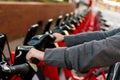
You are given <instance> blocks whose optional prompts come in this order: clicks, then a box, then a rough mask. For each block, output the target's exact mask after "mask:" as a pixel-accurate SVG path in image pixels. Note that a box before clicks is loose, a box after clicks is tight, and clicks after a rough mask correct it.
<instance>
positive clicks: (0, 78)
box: [0, 8, 110, 80]
mask: <svg viewBox="0 0 120 80" xmlns="http://www.w3.org/2000/svg"><path fill="white" fill-rule="evenodd" d="M52 23H53V19H49V20H48V22H47V23H46V26H45V28H44V30H43V32H42V33H41V34H36V32H37V30H38V28H39V27H40V24H39V23H36V24H34V25H32V26H31V27H30V28H29V29H28V32H27V34H26V36H25V39H24V42H23V44H21V45H20V46H16V50H15V51H14V52H13V51H10V46H9V43H8V40H7V36H6V35H5V34H0V80H37V79H38V80H60V77H61V75H60V70H62V72H63V73H64V77H65V80H97V78H98V76H100V75H102V80H105V79H106V74H108V73H107V71H108V67H107V68H106V67H105V68H99V69H98V68H97V69H91V70H90V71H89V72H88V73H86V74H85V76H82V77H81V76H79V77H76V75H75V74H73V71H71V70H68V69H66V68H64V69H59V68H57V67H51V66H46V65H45V64H44V62H40V61H38V60H36V59H34V58H33V60H32V61H33V63H34V64H37V66H36V65H35V66H34V68H33V64H30V63H28V62H27V60H26V54H27V52H28V51H29V50H30V49H31V48H33V47H34V48H36V49H38V50H42V51H44V50H45V49H46V48H54V47H56V45H55V44H54V40H55V38H54V37H53V36H52V34H53V33H55V32H57V33H61V34H63V35H71V34H78V33H81V32H87V31H97V30H108V28H109V27H110V26H109V25H108V24H106V20H104V19H103V18H102V16H101V13H99V12H98V14H96V16H94V15H93V12H92V9H91V8H88V9H87V10H86V12H84V14H80V15H77V16H75V15H74V13H73V12H71V13H70V14H68V13H67V14H66V15H65V16H64V17H63V16H62V15H60V16H58V18H57V20H56V22H55V25H54V27H53V29H52V30H51V25H52ZM6 43H7V45H8V51H9V55H10V59H7V58H6V56H5V53H3V50H4V46H5V44H6ZM58 46H59V47H63V46H65V45H64V42H60V43H58ZM99 80H101V79H99Z"/></svg>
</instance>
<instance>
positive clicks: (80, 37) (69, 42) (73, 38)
mask: <svg viewBox="0 0 120 80" xmlns="http://www.w3.org/2000/svg"><path fill="white" fill-rule="evenodd" d="M118 32H120V28H117V29H114V30H110V31H95V32H83V33H79V34H77V35H70V36H65V37H64V41H65V45H66V46H68V47H70V46H74V45H77V44H82V43H84V42H89V41H92V40H101V39H105V38H107V37H110V36H112V35H115V34H116V33H118Z"/></svg>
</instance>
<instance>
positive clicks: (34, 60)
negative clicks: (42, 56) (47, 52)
mask: <svg viewBox="0 0 120 80" xmlns="http://www.w3.org/2000/svg"><path fill="white" fill-rule="evenodd" d="M31 61H32V63H34V64H38V63H39V62H40V60H38V59H36V58H31Z"/></svg>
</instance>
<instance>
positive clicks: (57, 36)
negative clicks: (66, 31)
mask: <svg viewBox="0 0 120 80" xmlns="http://www.w3.org/2000/svg"><path fill="white" fill-rule="evenodd" d="M53 36H55V38H56V39H55V42H62V41H64V35H62V34H60V33H53Z"/></svg>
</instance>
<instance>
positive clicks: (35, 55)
mask: <svg viewBox="0 0 120 80" xmlns="http://www.w3.org/2000/svg"><path fill="white" fill-rule="evenodd" d="M31 58H36V59H38V60H40V61H43V58H44V52H42V51H39V50H37V49H35V48H31V49H30V51H29V52H28V53H27V55H26V59H27V61H28V62H32V61H31Z"/></svg>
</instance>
